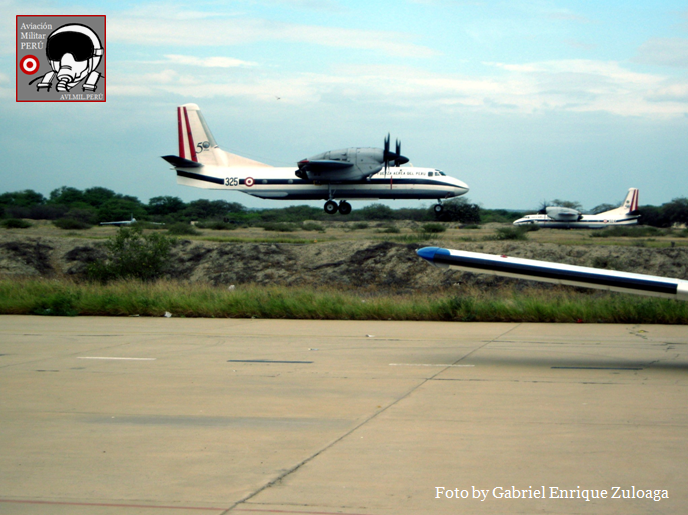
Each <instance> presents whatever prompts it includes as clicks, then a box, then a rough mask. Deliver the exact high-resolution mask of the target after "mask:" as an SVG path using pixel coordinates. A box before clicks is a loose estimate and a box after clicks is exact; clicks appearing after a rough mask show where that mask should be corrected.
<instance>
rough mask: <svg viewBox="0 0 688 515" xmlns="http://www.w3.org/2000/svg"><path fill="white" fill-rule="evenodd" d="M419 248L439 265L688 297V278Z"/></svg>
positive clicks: (601, 288) (466, 270) (651, 294)
mask: <svg viewBox="0 0 688 515" xmlns="http://www.w3.org/2000/svg"><path fill="white" fill-rule="evenodd" d="M416 252H417V254H418V255H419V256H420V257H422V258H423V259H425V260H426V261H428V262H429V263H431V264H432V265H434V266H436V267H438V268H455V269H458V270H463V271H464V272H473V273H478V274H492V275H501V276H504V277H513V278H516V279H530V280H532V281H542V282H547V283H556V284H567V285H569V286H582V287H584V288H596V289H599V290H611V291H618V292H624V293H634V294H636V295H648V296H651V297H664V298H667V299H677V300H686V301H688V281H685V280H682V279H671V278H669V277H658V276H654V275H644V274H633V273H630V272H617V271H615V270H601V269H599V268H590V267H585V266H575V265H565V264H561V263H550V262H548V261H536V260H534V259H521V258H514V257H507V256H495V255H492V254H482V253H479V252H467V251H463V250H451V249H442V248H438V247H424V248H422V249H419V250H417V251H416Z"/></svg>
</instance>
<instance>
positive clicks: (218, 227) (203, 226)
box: [196, 222, 237, 231]
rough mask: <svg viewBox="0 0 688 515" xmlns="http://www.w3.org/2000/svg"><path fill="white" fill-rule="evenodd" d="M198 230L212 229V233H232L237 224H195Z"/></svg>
mask: <svg viewBox="0 0 688 515" xmlns="http://www.w3.org/2000/svg"><path fill="white" fill-rule="evenodd" d="M196 227H198V228H199V229H212V230H213V231H233V230H234V229H236V228H237V224H235V223H229V222H203V223H198V224H196Z"/></svg>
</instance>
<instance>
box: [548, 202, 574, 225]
mask: <svg viewBox="0 0 688 515" xmlns="http://www.w3.org/2000/svg"><path fill="white" fill-rule="evenodd" d="M545 212H546V213H547V216H549V217H550V218H551V219H552V220H562V221H574V220H580V219H581V217H582V215H581V213H580V211H577V210H575V209H571V208H569V207H556V206H553V207H548V208H546V209H545Z"/></svg>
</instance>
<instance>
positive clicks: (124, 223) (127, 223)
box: [100, 214, 136, 226]
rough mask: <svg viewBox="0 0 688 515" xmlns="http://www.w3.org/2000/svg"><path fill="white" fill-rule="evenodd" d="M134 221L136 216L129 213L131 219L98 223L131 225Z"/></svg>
mask: <svg viewBox="0 0 688 515" xmlns="http://www.w3.org/2000/svg"><path fill="white" fill-rule="evenodd" d="M135 223H136V218H134V215H133V214H132V215H131V220H121V221H119V222H100V225H117V226H120V225H131V224H135Z"/></svg>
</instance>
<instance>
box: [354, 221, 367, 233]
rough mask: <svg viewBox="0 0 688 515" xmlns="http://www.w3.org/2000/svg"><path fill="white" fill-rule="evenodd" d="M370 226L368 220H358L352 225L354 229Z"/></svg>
mask: <svg viewBox="0 0 688 515" xmlns="http://www.w3.org/2000/svg"><path fill="white" fill-rule="evenodd" d="M368 227H370V224H369V223H367V222H356V223H355V224H353V225H352V226H351V229H353V230H354V231H358V230H362V229H367V228H368Z"/></svg>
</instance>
